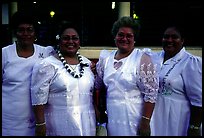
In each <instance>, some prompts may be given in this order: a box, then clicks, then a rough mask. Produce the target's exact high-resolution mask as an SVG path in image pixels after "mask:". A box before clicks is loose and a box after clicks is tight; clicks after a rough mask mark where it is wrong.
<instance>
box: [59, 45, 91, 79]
mask: <svg viewBox="0 0 204 138" xmlns="http://www.w3.org/2000/svg"><path fill="white" fill-rule="evenodd" d="M56 53H57V54H58V57H59V58H60V61H61V62H62V63H63V65H64V67H65V69H66V70H67V72H68V73H69V74H70V75H71V76H73V77H74V78H81V77H82V76H83V75H84V67H88V66H89V64H88V63H83V59H82V56H81V55H80V54H79V52H77V53H76V55H77V58H78V60H79V65H80V68H79V73H76V71H75V70H74V69H72V67H71V65H69V64H68V63H67V62H66V60H65V58H64V57H63V55H62V54H61V52H60V51H59V50H58V49H56ZM77 66H78V64H77V65H76V69H77Z"/></svg>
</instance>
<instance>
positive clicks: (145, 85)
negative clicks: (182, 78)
mask: <svg viewBox="0 0 204 138" xmlns="http://www.w3.org/2000/svg"><path fill="white" fill-rule="evenodd" d="M138 33H139V24H138V22H137V21H136V20H134V19H132V18H131V17H122V18H120V19H119V20H118V21H116V22H115V23H114V25H113V29H112V34H113V36H114V37H115V44H116V46H117V48H118V49H117V50H114V51H112V52H109V51H106V50H103V51H101V54H100V57H99V61H98V63H97V64H96V65H97V66H96V67H97V78H96V86H95V87H96V89H97V93H98V94H99V95H101V94H102V93H103V92H102V91H101V89H102V86H103V85H102V82H103V83H104V85H105V88H106V91H107V92H106V93H107V94H106V106H107V117H108V122H107V132H108V136H136V135H150V126H149V122H150V118H151V115H152V111H153V109H154V103H155V101H156V97H157V91H158V87H159V82H158V81H159V80H158V77H157V72H156V71H157V70H156V63H155V62H154V61H153V60H152V58H151V57H152V56H153V54H151V51H149V50H140V49H136V48H134V43H135V39H136V37H137V35H138ZM155 61H156V60H155Z"/></svg>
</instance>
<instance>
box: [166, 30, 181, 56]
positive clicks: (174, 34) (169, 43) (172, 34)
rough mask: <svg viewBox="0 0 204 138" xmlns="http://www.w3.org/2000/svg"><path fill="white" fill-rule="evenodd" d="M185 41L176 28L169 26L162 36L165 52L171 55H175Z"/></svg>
mask: <svg viewBox="0 0 204 138" xmlns="http://www.w3.org/2000/svg"><path fill="white" fill-rule="evenodd" d="M183 42H184V40H183V39H182V37H181V34H180V32H179V31H177V29H176V28H174V27H170V28H167V29H166V31H165V32H164V36H163V38H162V46H163V49H164V51H165V54H167V55H169V56H170V57H173V56H175V55H176V54H177V53H178V52H179V51H180V50H181V49H182V47H183Z"/></svg>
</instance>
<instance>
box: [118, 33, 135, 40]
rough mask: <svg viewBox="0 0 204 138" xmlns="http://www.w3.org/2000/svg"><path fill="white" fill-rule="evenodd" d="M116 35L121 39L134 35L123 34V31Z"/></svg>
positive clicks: (130, 37)
mask: <svg viewBox="0 0 204 138" xmlns="http://www.w3.org/2000/svg"><path fill="white" fill-rule="evenodd" d="M117 37H119V38H121V39H123V38H124V37H126V38H127V39H132V38H133V37H134V34H124V33H118V34H117Z"/></svg>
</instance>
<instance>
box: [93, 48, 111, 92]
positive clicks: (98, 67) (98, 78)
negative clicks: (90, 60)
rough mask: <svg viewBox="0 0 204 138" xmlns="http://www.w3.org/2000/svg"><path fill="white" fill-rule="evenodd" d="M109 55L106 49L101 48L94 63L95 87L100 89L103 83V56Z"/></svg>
mask: <svg viewBox="0 0 204 138" xmlns="http://www.w3.org/2000/svg"><path fill="white" fill-rule="evenodd" d="M109 55H110V52H109V51H108V50H102V51H101V52H100V56H99V60H98V62H97V63H96V71H97V74H96V79H95V88H96V89H100V88H102V87H103V86H104V85H103V73H104V66H105V64H106V63H105V58H106V57H107V56H109Z"/></svg>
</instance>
